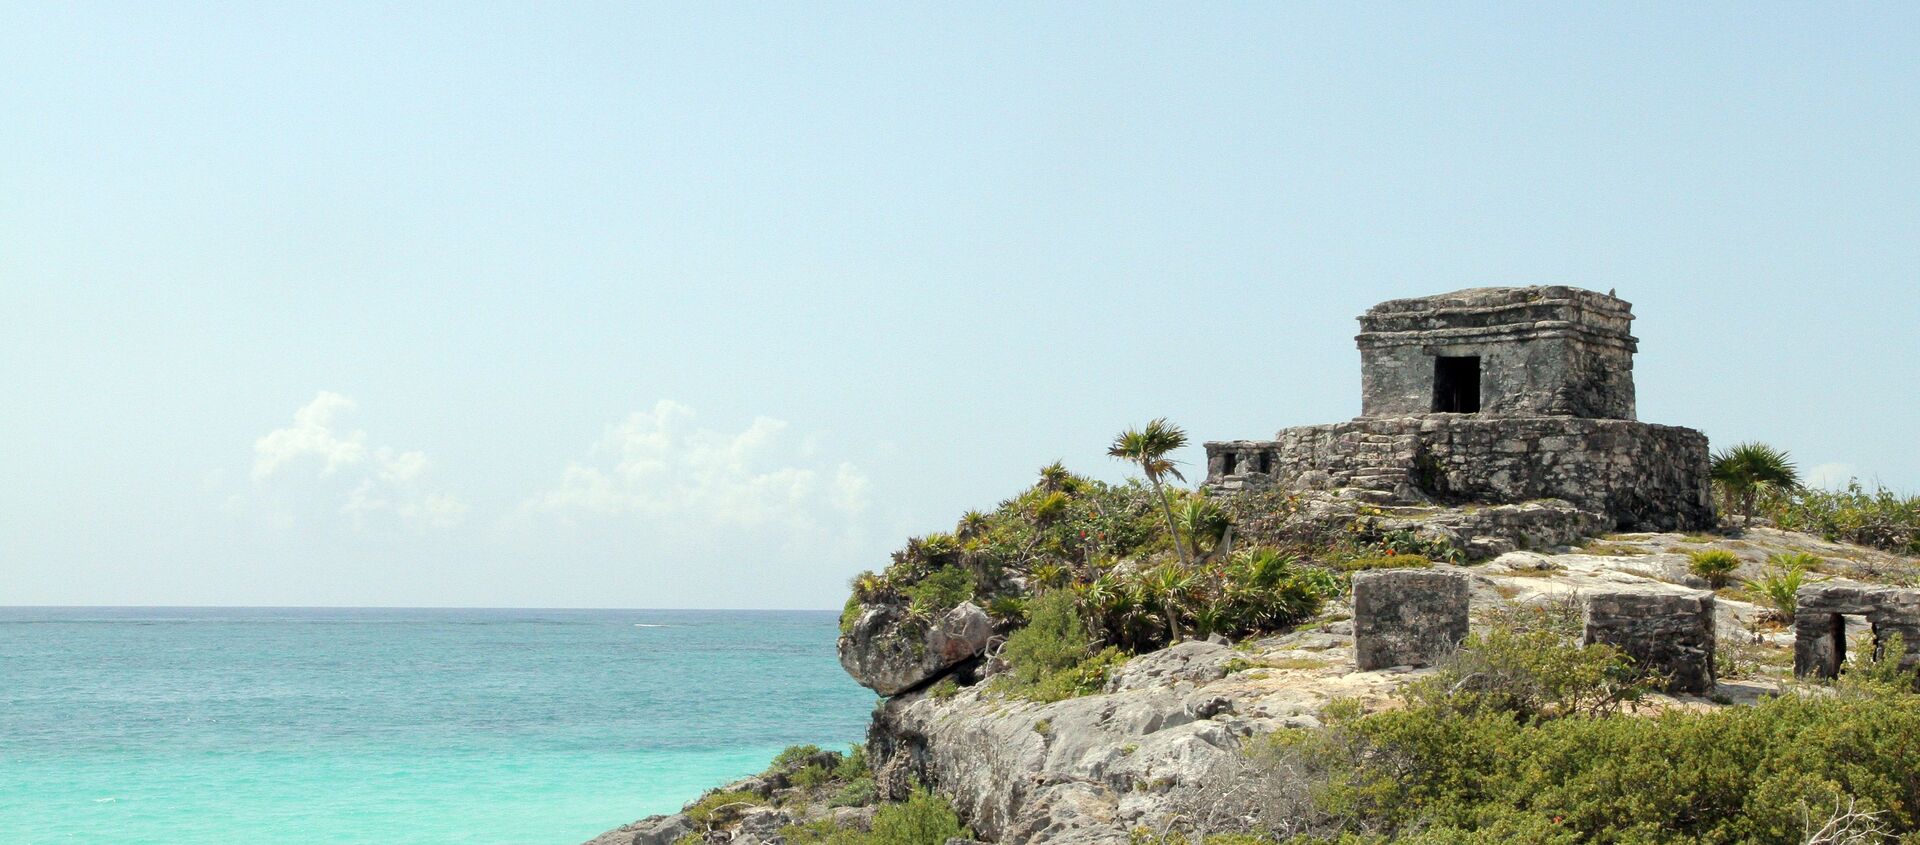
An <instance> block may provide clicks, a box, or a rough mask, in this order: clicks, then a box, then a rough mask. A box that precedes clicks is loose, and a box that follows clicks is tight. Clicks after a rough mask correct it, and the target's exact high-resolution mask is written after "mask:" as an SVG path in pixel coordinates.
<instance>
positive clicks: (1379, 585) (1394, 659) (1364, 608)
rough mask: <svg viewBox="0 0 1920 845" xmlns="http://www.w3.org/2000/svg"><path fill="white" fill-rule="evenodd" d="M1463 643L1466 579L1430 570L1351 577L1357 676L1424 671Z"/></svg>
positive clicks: (1464, 634) (1396, 570)
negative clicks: (1409, 668) (1395, 668)
mask: <svg viewBox="0 0 1920 845" xmlns="http://www.w3.org/2000/svg"><path fill="white" fill-rule="evenodd" d="M1466 638H1467V579H1466V578H1465V577H1464V576H1461V575H1459V574H1457V573H1453V572H1444V571H1440V570H1432V569H1383V570H1378V571H1374V572H1356V573H1354V574H1353V659H1354V663H1355V664H1356V665H1357V666H1359V667H1360V670H1361V671H1363V672H1364V671H1369V670H1373V669H1385V668H1388V667H1390V666H1426V665H1429V664H1431V663H1432V662H1433V661H1435V660H1437V659H1439V658H1440V657H1443V656H1445V655H1446V654H1447V653H1448V652H1450V651H1453V650H1454V649H1455V648H1456V647H1458V646H1459V645H1460V641H1461V640H1464V639H1466Z"/></svg>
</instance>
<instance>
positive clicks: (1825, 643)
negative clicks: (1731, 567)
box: [1793, 581, 1920, 678]
mask: <svg viewBox="0 0 1920 845" xmlns="http://www.w3.org/2000/svg"><path fill="white" fill-rule="evenodd" d="M1794 598H1795V604H1796V605H1797V609H1796V611H1795V613H1794V617H1793V633H1794V637H1793V671H1794V673H1795V674H1798V675H1803V676H1805V675H1817V676H1820V677H1825V678H1832V677H1837V676H1839V674H1840V667H1841V666H1842V665H1843V664H1845V663H1846V659H1847V638H1846V623H1845V621H1844V620H1843V619H1842V616H1843V615H1847V616H1865V617H1866V618H1867V622H1868V624H1869V625H1871V626H1872V629H1873V637H1874V643H1875V647H1876V648H1878V647H1880V645H1881V644H1883V643H1885V642H1887V640H1889V639H1890V638H1891V637H1892V636H1893V635H1894V634H1899V635H1900V638H1901V640H1902V641H1903V642H1904V643H1905V651H1906V653H1905V654H1904V655H1902V656H1901V664H1902V665H1904V666H1908V667H1915V666H1920V590H1912V589H1901V588H1898V587H1878V586H1873V585H1869V584H1860V583H1856V582H1851V581H1826V582H1822V583H1818V584H1809V585H1807V586H1804V587H1801V588H1800V591H1799V592H1798V593H1796V594H1795V596H1794Z"/></svg>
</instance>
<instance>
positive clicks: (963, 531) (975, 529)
mask: <svg viewBox="0 0 1920 845" xmlns="http://www.w3.org/2000/svg"><path fill="white" fill-rule="evenodd" d="M988 527H989V523H988V521H987V515H986V514H984V513H981V512H979V511H977V510H971V511H967V512H966V513H965V514H962V515H961V516H960V523H959V524H958V525H955V526H954V529H953V533H954V534H956V535H959V537H960V539H962V540H971V539H973V538H975V537H979V536H981V535H983V534H985V533H987V528H988Z"/></svg>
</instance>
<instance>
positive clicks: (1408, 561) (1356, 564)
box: [1339, 554, 1433, 572]
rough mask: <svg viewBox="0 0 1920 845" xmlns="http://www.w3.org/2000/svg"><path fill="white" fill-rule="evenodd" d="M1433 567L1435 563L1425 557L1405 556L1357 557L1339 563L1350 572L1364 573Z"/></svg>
mask: <svg viewBox="0 0 1920 845" xmlns="http://www.w3.org/2000/svg"><path fill="white" fill-rule="evenodd" d="M1432 565H1433V561H1432V560H1429V559H1428V558H1426V557H1424V556H1421V555H1403V554H1384V555H1372V556H1367V557H1355V558H1348V559H1346V560H1343V561H1340V563H1339V566H1340V568H1341V569H1344V570H1346V571H1348V572H1364V571H1366V570H1369V569H1426V568H1428V567H1430V566H1432Z"/></svg>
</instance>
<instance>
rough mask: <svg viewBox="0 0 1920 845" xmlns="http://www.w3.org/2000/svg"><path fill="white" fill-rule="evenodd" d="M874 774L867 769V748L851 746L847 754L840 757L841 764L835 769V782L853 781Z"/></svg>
mask: <svg viewBox="0 0 1920 845" xmlns="http://www.w3.org/2000/svg"><path fill="white" fill-rule="evenodd" d="M870 774H872V773H871V772H870V771H868V768H867V747H866V746H864V745H857V744H856V745H851V746H848V747H847V753H845V754H842V755H840V764H839V765H837V766H834V767H833V777H834V779H835V780H844V781H853V780H859V779H860V778H863V777H867V776H868V775H870Z"/></svg>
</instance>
